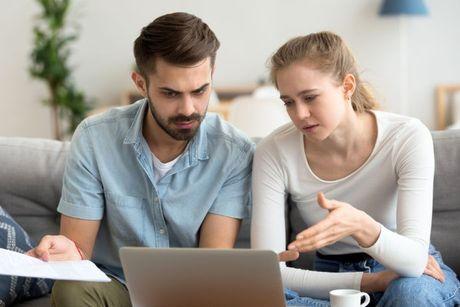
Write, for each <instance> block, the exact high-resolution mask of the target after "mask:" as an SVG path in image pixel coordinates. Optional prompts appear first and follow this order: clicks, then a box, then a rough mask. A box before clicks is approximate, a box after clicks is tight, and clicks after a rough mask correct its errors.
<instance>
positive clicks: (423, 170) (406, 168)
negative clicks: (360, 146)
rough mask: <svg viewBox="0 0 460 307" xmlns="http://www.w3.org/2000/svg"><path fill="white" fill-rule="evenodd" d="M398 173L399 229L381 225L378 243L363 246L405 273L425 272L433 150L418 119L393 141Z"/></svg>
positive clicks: (431, 200) (368, 252)
mask: <svg viewBox="0 0 460 307" xmlns="http://www.w3.org/2000/svg"><path fill="white" fill-rule="evenodd" d="M392 160H393V162H392V163H393V165H394V169H395V171H396V176H397V178H398V179H397V180H398V182H397V186H398V197H397V211H396V226H397V229H396V232H393V231H390V230H388V229H387V228H385V227H384V226H383V225H382V226H381V233H380V236H379V238H378V240H377V242H376V243H375V244H374V245H372V246H371V247H369V248H362V250H363V251H364V252H366V253H367V254H369V255H371V256H372V257H373V258H375V259H376V260H377V261H378V262H380V263H381V264H383V265H384V266H385V268H387V269H389V270H392V271H394V272H396V273H398V274H400V275H402V276H407V277H418V276H421V275H422V274H423V271H424V269H425V266H426V264H427V260H428V247H429V243H430V232H431V217H432V207H433V177H434V152H433V141H432V137H431V134H430V132H429V130H428V129H427V128H426V127H424V126H423V125H422V124H420V123H419V122H418V121H416V122H415V123H414V124H412V125H410V126H409V128H408V129H406V131H405V132H404V133H403V134H402V135H400V136H399V137H398V138H397V139H396V141H395V142H394V143H393V151H392Z"/></svg>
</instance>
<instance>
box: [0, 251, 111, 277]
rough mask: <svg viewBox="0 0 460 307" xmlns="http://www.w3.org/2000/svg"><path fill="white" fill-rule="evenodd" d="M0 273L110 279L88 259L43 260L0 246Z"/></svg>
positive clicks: (25, 275)
mask: <svg viewBox="0 0 460 307" xmlns="http://www.w3.org/2000/svg"><path fill="white" fill-rule="evenodd" d="M0 274H1V275H14V276H24V277H41V278H49V279H60V280H81V281H99V282H109V281H110V278H109V277H108V276H107V275H105V274H104V272H102V271H101V270H100V269H99V268H98V267H97V266H96V265H95V264H94V263H92V262H91V261H89V260H79V261H49V262H45V261H42V260H40V259H37V258H34V257H30V256H27V255H24V254H21V253H17V252H12V251H10V250H6V249H3V248H0Z"/></svg>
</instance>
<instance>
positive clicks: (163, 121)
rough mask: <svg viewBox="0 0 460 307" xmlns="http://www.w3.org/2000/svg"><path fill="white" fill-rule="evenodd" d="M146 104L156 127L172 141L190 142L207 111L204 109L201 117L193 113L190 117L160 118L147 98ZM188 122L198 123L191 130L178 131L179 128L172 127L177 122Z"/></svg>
mask: <svg viewBox="0 0 460 307" xmlns="http://www.w3.org/2000/svg"><path fill="white" fill-rule="evenodd" d="M147 102H148V104H149V109H150V113H151V114H152V116H153V119H154V120H155V121H156V123H157V124H158V126H160V128H161V129H162V130H163V131H164V132H166V133H167V134H168V135H169V136H170V137H172V138H173V139H175V140H177V141H189V140H191V139H192V138H193V137H194V136H195V134H196V132H197V131H198V128H199V127H200V124H201V122H202V121H203V119H204V117H205V115H206V111H207V108H206V110H205V112H204V114H203V115H201V114H199V113H196V112H195V113H193V114H192V115H190V116H185V115H177V116H174V117H169V118H162V117H161V116H160V115H159V114H158V112H157V111H156V110H155V107H154V106H153V103H152V101H151V100H150V98H147ZM190 121H192V122H193V121H196V122H198V125H197V126H196V128H195V127H194V128H191V129H179V128H176V127H174V126H175V123H177V122H190Z"/></svg>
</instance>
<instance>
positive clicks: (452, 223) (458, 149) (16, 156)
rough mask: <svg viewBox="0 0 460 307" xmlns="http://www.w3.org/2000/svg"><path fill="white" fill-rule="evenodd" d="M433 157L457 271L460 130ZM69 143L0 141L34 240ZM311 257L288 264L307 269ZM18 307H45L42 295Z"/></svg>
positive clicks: (295, 221)
mask: <svg viewBox="0 0 460 307" xmlns="http://www.w3.org/2000/svg"><path fill="white" fill-rule="evenodd" d="M432 135H433V140H434V145H435V157H436V174H435V182H434V199H433V201H434V213H433V230H432V236H431V239H432V242H433V244H435V245H436V247H437V248H438V249H439V250H440V251H441V252H442V254H443V257H444V260H445V262H446V263H447V264H449V265H450V266H451V267H452V268H453V269H454V270H455V271H456V272H457V274H458V273H460V245H459V244H458V242H457V241H456V240H459V239H460V184H459V182H460V130H450V131H442V132H433V133H432ZM68 150H69V144H68V143H64V142H57V141H51V140H42V139H27V138H4V137H0V205H2V206H3V207H4V208H5V209H6V210H7V211H8V212H9V213H10V214H11V215H12V216H13V217H15V219H16V220H17V221H18V222H19V223H20V224H21V225H22V226H23V227H24V229H25V230H26V231H27V232H28V233H29V234H30V236H31V237H32V238H33V239H34V240H36V241H37V240H38V239H39V238H40V237H42V236H43V235H44V234H57V233H58V231H59V230H58V229H59V226H58V225H59V216H58V214H57V212H56V206H57V204H58V201H59V197H60V191H61V185H62V183H61V181H62V174H63V170H64V164H65V159H66V156H67V153H68ZM286 214H287V216H289V220H290V225H289V226H288V227H289V228H288V229H287V236H288V237H290V238H292V237H293V236H295V233H296V231H298V230H299V229H303V228H304V227H305V225H303V224H302V222H301V221H300V219H299V218H298V217H297V216H296V214H295V210H289V206H288V209H287V211H286ZM249 223H250V221H249V220H246V221H244V223H243V227H242V230H241V233H240V237H239V239H238V242H237V247H243V248H245V247H249ZM311 262H312V255H311V254H306V255H302V257H301V258H300V259H299V260H298V261H296V262H294V263H292V264H291V265H293V266H296V267H304V268H311ZM18 306H49V298H48V297H44V298H40V299H36V300H33V301H29V302H24V303H21V304H18Z"/></svg>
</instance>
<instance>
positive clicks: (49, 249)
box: [26, 235, 82, 261]
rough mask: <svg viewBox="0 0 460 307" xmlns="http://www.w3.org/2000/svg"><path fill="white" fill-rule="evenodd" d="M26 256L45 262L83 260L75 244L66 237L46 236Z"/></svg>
mask: <svg viewBox="0 0 460 307" xmlns="http://www.w3.org/2000/svg"><path fill="white" fill-rule="evenodd" d="M26 255H28V256H31V257H35V258H39V259H41V260H43V261H59V260H82V256H81V255H80V252H79V251H78V248H77V246H76V245H75V243H74V242H73V241H72V240H70V239H68V238H67V237H65V236H62V235H58V236H49V235H48V236H44V237H43V238H42V239H41V240H40V243H39V244H38V245H37V246H36V247H35V248H33V249H31V250H29V251H28V252H27V253H26Z"/></svg>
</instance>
